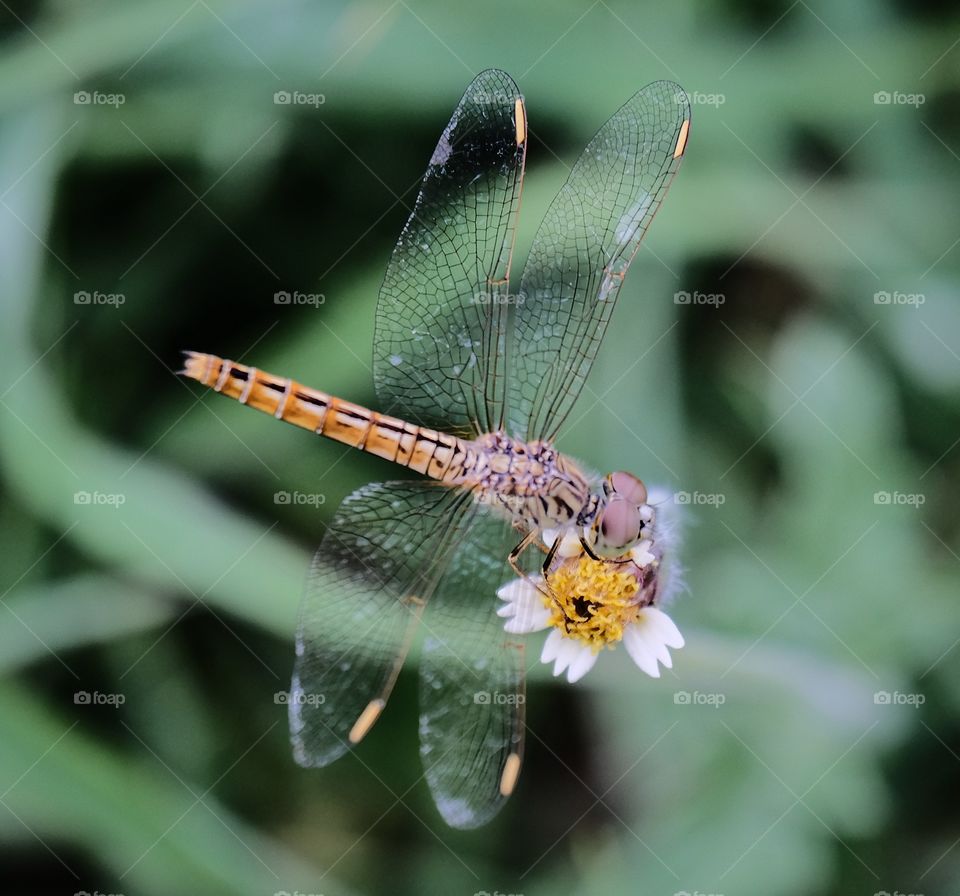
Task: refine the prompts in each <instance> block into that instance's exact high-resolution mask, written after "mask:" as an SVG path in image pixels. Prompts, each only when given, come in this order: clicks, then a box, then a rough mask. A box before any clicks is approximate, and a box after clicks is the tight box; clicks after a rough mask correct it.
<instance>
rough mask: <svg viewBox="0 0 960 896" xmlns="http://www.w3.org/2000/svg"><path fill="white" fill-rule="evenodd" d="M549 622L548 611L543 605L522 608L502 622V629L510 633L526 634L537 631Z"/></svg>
mask: <svg viewBox="0 0 960 896" xmlns="http://www.w3.org/2000/svg"><path fill="white" fill-rule="evenodd" d="M549 624H550V611H549V610H548V609H547V608H546V607H544V606H540V607H532V608H530V609H529V610H527V609H526V608H524V609H523V610H522V611H520V612H518V613H517V614H516V615H515V616H513V617H512V618H511V619H509V620H508V621H507V622H505V623H504V626H503V630H504V631H505V632H510V634H512V635H528V634H530V632H539V631H540V630H541V629H545V628H546V627H547V626H548V625H549Z"/></svg>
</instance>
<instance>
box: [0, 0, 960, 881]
mask: <svg viewBox="0 0 960 896" xmlns="http://www.w3.org/2000/svg"><path fill="white" fill-rule="evenodd" d="M0 16H3V18H2V20H0V21H2V25H0V35H2V37H0V39H2V55H0V119H2V129H0V234H2V239H0V277H2V280H0V303H2V304H0V308H2V329H0V469H2V479H0V495H2V503H0V538H2V541H3V544H4V550H3V551H2V552H0V594H2V603H3V607H2V609H0V615H2V617H3V621H2V625H0V670H2V671H3V673H4V682H3V684H2V685H0V856H2V860H0V868H2V871H0V879H2V880H3V882H4V884H5V891H9V892H35V893H47V892H51V893H52V892H57V893H64V892H79V891H83V890H86V891H89V892H94V891H95V890H99V891H101V892H118V893H119V892H122V893H145V894H164V896H168V894H170V893H224V894H227V893H229V894H239V893H250V894H263V893H278V892H281V891H289V892H294V891H295V890H299V891H301V892H303V893H320V892H323V893H337V894H339V893H350V892H389V893H392V894H404V893H411V894H413V893H422V892H424V891H427V892H449V893H455V892H456V893H460V892H462V893H473V892H482V891H487V892H490V893H492V892H494V891H500V892H504V893H506V892H513V893H521V892H522V893H524V894H528V896H529V894H539V893H556V892H597V893H637V892H642V893H650V894H655V893H656V894H659V893H665V894H670V893H681V892H688V893H694V892H700V893H718V894H734V893H765V894H770V896H780V894H783V896H794V894H796V896H799V894H810V893H824V894H844V896H846V894H859V893H862V894H870V893H879V892H882V891H888V892H890V893H893V892H895V891H898V890H899V891H901V892H904V893H907V892H912V893H923V894H934V893H936V894H940V893H954V892H958V885H957V881H958V879H960V845H958V840H957V834H958V827H960V815H958V813H957V810H956V805H955V803H956V800H955V795H956V793H957V787H958V783H960V724H958V722H957V707H958V703H960V688H958V685H957V682H958V681H960V647H958V637H957V635H958V625H957V621H958V613H957V596H958V585H960V531H958V526H957V515H956V510H955V505H956V496H957V494H958V485H960V482H958V480H960V447H958V436H960V401H958V395H960V390H958V387H960V306H958V296H957V287H958V272H960V248H958V242H957V239H958V234H960V207H958V205H957V202H956V197H957V190H958V187H960V177H958V174H960V128H958V126H957V121H958V120H960V117H958V112H960V68H958V66H957V58H958V54H960V48H958V45H957V37H958V35H960V18H958V17H957V14H956V11H955V10H952V9H950V8H949V7H948V6H946V5H944V6H943V7H940V6H938V5H937V4H932V3H927V4H921V5H920V6H916V5H911V6H910V7H907V5H906V4H900V5H895V4H889V3H886V4H884V3H863V2H857V0H853V2H850V3H846V4H842V5H839V6H838V5H833V4H827V3H816V4H808V3H800V4H794V5H792V6H791V5H789V4H787V3H785V2H764V3H759V2H748V0H727V2H721V3H713V4H693V3H690V2H686V3H677V4H670V5H662V4H649V5H647V4H644V5H640V6H638V5H636V4H628V3H624V2H620V0H616V2H613V0H609V2H608V0H600V2H598V3H594V4H592V5H591V4H588V3H573V2H561V3H552V4H548V3H546V2H544V0H537V2H528V3H525V4H509V3H505V2H502V0H495V2H490V3H486V4H483V5H481V6H472V7H464V6H458V5H455V4H449V3H438V2H434V0H423V2H399V3H393V4H388V3H386V2H378V3H361V2H355V3H344V2H329V3H323V4H314V3H305V2H297V0H285V2H281V3H277V4H267V3H262V2H261V3H252V2H248V3H239V2H235V3H225V2H217V0H200V2H198V3H193V4H192V5H191V4H189V3H188V2H186V0H183V2H174V0H164V2H156V0H155V2H136V3H117V2H91V3H84V4H76V5H73V4H66V3H58V2H52V0H48V2H40V0H35V2H32V3H28V4H20V5H18V6H17V7H12V6H7V5H6V4H4V10H3V12H0ZM489 66H498V67H501V68H504V69H506V70H507V71H509V72H511V73H512V74H513V75H514V77H515V78H517V80H518V81H519V83H520V85H521V87H522V89H523V90H524V92H525V94H526V97H527V104H528V110H529V116H530V123H531V129H532V133H533V136H534V140H533V142H532V144H531V149H530V152H529V156H528V178H527V182H526V188H525V189H526V193H525V197H524V209H523V210H524V219H523V222H522V226H521V233H520V243H521V247H522V246H523V245H526V244H527V243H528V242H529V238H530V236H531V235H532V232H533V229H534V227H535V226H536V223H537V222H538V220H539V217H540V215H541V214H542V212H543V210H544V209H545V207H546V204H547V202H548V201H549V199H550V197H551V196H552V194H553V193H554V192H555V191H556V189H557V188H558V187H559V185H560V183H562V181H563V178H564V176H565V169H566V166H568V165H569V164H570V163H571V162H572V161H573V159H574V158H575V157H576V154H577V153H578V152H579V149H580V148H581V147H582V146H583V144H584V143H585V142H586V141H587V139H588V138H589V136H590V135H591V133H592V132H593V130H594V129H595V128H596V127H598V126H599V125H600V124H601V123H602V121H603V120H604V119H605V118H606V117H607V116H608V115H609V114H610V113H612V112H613V111H614V109H616V108H617V106H618V105H619V104H620V103H621V102H622V101H623V100H625V99H626V98H627V97H628V96H629V95H630V94H631V93H632V92H633V91H634V90H636V89H637V88H638V87H639V86H640V85H642V84H643V83H646V82H647V81H650V80H654V79H657V78H662V77H672V78H675V79H676V80H678V81H679V82H681V83H682V84H683V85H684V86H685V87H686V89H687V90H688V91H689V92H690V93H691V94H692V95H693V97H694V102H695V106H694V123H693V129H692V136H691V142H690V148H689V150H688V154H687V159H686V162H685V164H684V167H683V169H682V171H681V173H680V175H679V177H678V180H677V182H676V184H675V185H674V187H673V190H672V192H671V194H670V196H669V199H668V201H667V202H666V204H665V207H664V209H663V211H662V213H661V214H660V216H659V217H658V219H657V222H656V224H655V225H654V227H653V228H652V231H651V234H650V237H649V240H648V248H649V250H650V251H648V252H646V251H645V252H642V253H641V256H640V258H639V259H638V261H637V262H636V265H635V267H634V269H633V272H632V274H631V276H630V278H629V280H628V281H627V285H626V287H625V289H624V291H623V295H622V298H621V303H620V307H619V308H618V310H617V317H616V322H615V325H614V327H612V328H611V331H610V334H609V338H608V339H607V342H606V344H605V346H604V350H603V353H602V355H601V359H600V362H599V363H598V365H597V368H596V370H595V371H594V374H593V377H592V379H591V382H590V384H589V387H588V390H587V392H586V394H585V395H584V397H583V399H582V401H581V404H580V405H579V406H578V408H577V410H576V411H575V412H574V415H573V417H572V418H571V421H570V425H569V426H568V428H567V431H566V432H564V433H563V436H562V439H561V445H562V447H563V448H564V449H565V450H568V451H570V452H571V453H573V454H575V455H578V456H581V457H583V458H584V459H585V460H586V461H587V462H588V463H589V464H590V465H591V466H593V467H596V468H598V469H616V468H621V467H626V468H628V469H634V470H636V471H638V472H639V473H640V474H641V475H643V476H644V478H645V479H648V480H651V481H654V482H656V481H660V482H662V483H664V484H665V485H668V486H669V487H671V488H673V489H675V490H682V491H684V492H686V493H689V494H690V495H692V496H693V497H692V498H691V503H690V506H688V507H687V511H688V512H687V537H686V544H685V546H684V552H683V561H684V565H685V567H686V584H687V593H686V594H684V595H683V596H682V597H681V598H680V600H678V602H677V603H676V605H675V606H674V608H673V610H672V611H671V612H672V614H673V615H674V617H675V618H676V619H677V620H678V623H679V624H680V626H681V628H682V629H683V630H684V632H685V633H686V634H687V641H688V646H687V647H686V648H685V649H684V650H683V651H681V652H680V653H678V654H677V657H676V663H675V670H674V673H673V674H672V675H668V676H667V677H666V678H665V679H663V680H660V681H649V680H640V676H638V674H637V673H636V672H635V670H632V669H631V668H630V667H629V663H628V662H627V661H626V660H625V659H624V657H622V656H619V655H618V656H611V657H610V658H608V659H607V660H606V661H605V662H603V663H601V664H600V665H599V666H598V668H597V670H596V671H595V672H594V673H592V674H591V675H590V676H589V677H588V678H587V679H586V680H585V682H583V683H582V684H581V685H578V686H577V688H576V689H570V688H568V687H567V686H565V685H562V684H558V683H555V682H553V681H552V680H550V679H549V676H548V675H547V674H545V671H546V670H544V669H540V668H538V669H536V670H534V672H533V673H532V677H533V678H534V682H533V684H532V687H531V693H530V700H529V718H528V722H529V735H528V749H527V758H526V766H525V770H524V774H523V777H522V778H521V783H520V786H519V789H518V792H517V794H516V796H515V797H514V798H513V800H512V801H511V803H510V805H509V806H508V808H507V809H506V810H505V811H504V813H503V814H502V815H501V816H500V817H499V818H498V819H497V820H496V821H495V822H494V823H493V824H492V825H490V826H489V827H488V828H485V829H483V830H480V831H477V832H473V833H469V834H465V833H458V832H452V831H450V830H448V829H446V828H445V827H444V826H443V824H442V823H441V822H440V820H439V818H438V816H437V815H436V813H435V811H434V809H433V807H432V805H431V803H430V800H429V796H428V794H427V793H426V788H425V786H424V784H423V782H422V780H420V768H419V762H418V758H417V755H416V724H415V715H416V706H415V704H416V699H415V695H416V689H415V674H414V673H413V672H412V671H411V670H410V669H408V670H407V671H406V672H405V673H404V675H403V676H402V677H401V681H400V683H399V686H398V690H397V692H396V693H395V695H394V698H393V700H392V701H391V705H390V708H389V710H388V712H387V713H386V714H385V716H384V718H383V719H382V720H381V722H380V723H379V724H378V726H377V729H376V730H375V732H374V733H373V734H372V735H371V737H370V738H369V739H368V741H367V742H365V743H364V744H363V745H362V748H361V749H360V750H359V751H358V755H357V756H355V757H350V758H347V759H345V760H343V761H342V762H341V763H339V764H337V765H335V766H333V767H331V768H330V769H328V770H325V771H323V772H305V771H303V770H301V769H299V768H297V767H296V766H294V764H293V762H292V759H291V758H290V755H289V751H288V745H287V738H286V713H285V710H284V707H283V706H280V705H277V703H276V702H275V698H274V695H275V694H276V693H277V692H279V691H282V690H284V689H285V688H286V687H287V685H288V675H289V669H290V666H291V660H292V633H293V628H294V623H295V618H296V607H297V603H298V600H299V596H300V589H301V583H302V581H303V577H304V574H305V569H306V564H307V560H308V556H309V552H310V550H311V549H312V548H313V547H314V546H315V544H316V542H317V541H318V540H319V538H320V535H321V532H322V529H323V525H324V522H325V521H326V520H327V519H328V518H329V515H330V514H331V513H332V512H333V510H334V508H335V507H336V505H337V503H338V502H339V500H340V499H341V498H342V497H343V496H344V495H346V494H347V493H349V492H350V491H351V490H352V489H353V488H355V487H356V486H358V485H360V484H361V483H364V482H367V481H370V480H373V479H380V478H385V477H388V476H390V475H393V474H392V471H391V470H390V469H389V467H388V465H387V464H385V463H382V462H380V461H377V460H376V459H371V458H367V457H360V456H356V455H354V454H350V453H348V452H344V451H343V450H342V449H341V447H340V446H336V445H333V446H332V445H328V444H321V443H319V442H315V441H311V440H310V438H309V436H307V435H305V434H304V433H302V432H300V431H296V430H293V429H292V428H287V427H282V426H280V425H279V424H276V423H272V422H271V421H270V420H269V419H267V418H264V417H263V416H262V415H257V414H253V413H250V412H249V411H247V410H245V409H243V408H240V407H239V406H236V405H231V404H229V403H227V402H221V401H218V400H217V399H216V397H215V396H211V395H209V394H203V393H201V392H200V391H197V390H194V389H192V388H190V387H188V386H187V385H186V384H185V383H184V382H182V381H180V380H178V379H177V378H176V377H175V376H174V375H173V371H175V369H176V368H177V366H178V363H179V355H178V353H179V350H180V349H183V348H194V349H198V350H205V351H212V352H217V353H220V354H224V355H227V356H230V357H233V358H237V359H240V360H248V361H250V362H251V363H256V364H257V366H258V367H262V368H266V369H270V370H273V371H275V372H277V373H279V374H283V375H291V376H295V377H297V378H298V379H300V380H302V381H305V382H309V383H311V384H313V385H316V386H318V387H320V388H323V389H326V390H329V391H332V392H335V393H338V394H341V395H344V396H345V397H348V398H350V399H352V400H354V401H360V402H365V403H373V402H374V401H375V399H374V396H373V392H372V378H371V373H370V367H369V343H370V338H371V335H372V329H373V311H374V307H375V301H376V293H377V287H378V283H379V278H380V277H381V275H382V271H383V269H384V267H385V265H386V261H387V258H388V255H389V251H390V248H391V244H392V242H393V240H394V239H395V237H396V235H397V233H399V230H400V227H401V226H402V223H403V220H404V219H405V217H406V214H407V209H408V207H409V205H410V203H411V201H412V199H413V197H414V195H415V188H416V184H417V182H418V180H419V177H420V175H421V173H422V171H423V168H424V166H425V163H426V160H427V159H428V158H429V156H430V152H431V150H432V146H433V143H434V141H435V140H436V137H437V135H438V133H439V131H440V129H441V127H442V125H443V123H444V122H445V121H446V118H447V116H448V114H449V111H450V110H451V109H452V108H453V105H454V103H455V102H456V100H457V98H458V97H459V95H460V92H461V90H462V88H463V86H464V85H465V84H466V83H467V81H468V80H469V79H470V78H471V77H472V75H473V74H474V73H476V72H477V71H478V70H480V69H482V68H485V67H489ZM277 90H299V91H303V92H305V93H322V94H323V95H324V102H323V104H322V105H320V106H318V107H312V106H291V105H286V106H284V105H276V104H275V103H274V102H273V94H274V92H275V91H277ZM77 91H87V92H88V93H91V94H92V93H94V92H97V93H99V94H100V95H109V94H120V95H122V97H123V103H122V105H108V104H100V103H97V102H91V103H88V104H82V103H77V102H75V99H74V95H75V93H76V92H77ZM878 91H879V92H886V93H887V94H888V96H890V97H891V102H889V103H885V102H883V97H882V96H881V97H880V98H879V101H878V99H877V98H875V96H874V95H875V93H877V92H878ZM912 95H920V96H921V97H922V103H921V104H918V103H919V101H913V102H911V101H909V97H911V96H912ZM904 97H906V98H908V99H907V101H902V100H903V98H904ZM521 255H522V248H521ZM281 289H282V290H289V291H292V290H299V291H302V292H318V291H319V292H322V293H323V295H324V297H325V301H324V303H323V304H322V305H321V306H320V307H318V308H314V307H311V306H277V305H276V304H274V302H273V295H274V293H275V292H276V291H277V290H281ZM78 291H87V292H90V293H94V292H100V293H103V294H107V295H109V294H120V295H122V296H123V303H122V304H121V305H119V306H116V305H110V304H88V305H84V304H77V303H76V302H75V300H74V296H75V294H76V293H77V292H78ZM678 291H686V292H689V293H691V294H696V293H701V294H719V295H721V296H722V297H723V301H722V304H719V305H709V304H686V305H684V304H677V303H675V302H674V299H673V297H674V295H675V293H677V292H678ZM885 295H890V296H893V299H892V300H891V302H889V303H884V301H883V298H884V296H885ZM877 296H879V298H876V297H877ZM904 296H915V297H919V298H916V299H914V300H905V299H904V298H903V297H904ZM281 490H289V491H294V490H299V491H301V492H309V493H323V494H324V495H325V497H326V501H325V503H324V504H323V505H322V506H320V507H313V506H309V505H307V506H292V505H277V504H276V503H275V500H274V494H275V493H276V492H278V491H281ZM80 493H90V494H101V495H117V496H120V498H119V499H116V500H115V501H114V503H112V504H98V503H90V504H83V503H78V498H77V497H76V496H77V495H78V494H80ZM884 495H888V496H890V498H889V501H886V499H885V498H884ZM80 500H82V499H80ZM120 500H122V503H120ZM921 502H922V503H921ZM79 692H89V693H91V694H94V693H99V694H107V695H120V697H121V698H122V700H123V702H122V704H121V705H116V704H117V702H118V700H116V699H114V701H113V702H112V703H107V704H99V705H94V703H93V702H91V704H86V705H85V704H82V703H80V704H78V703H76V702H75V694H77V693H79ZM685 694H689V695H692V696H691V697H690V701H689V702H684V700H685V697H684V695H685ZM878 694H879V695H881V696H880V697H878V696H877V695H878ZM883 694H891V695H893V696H892V697H891V698H890V702H889V703H885V702H883V701H884V697H883V696H882V695H883ZM697 695H700V696H699V697H698V696H697ZM717 695H719V696H717ZM707 697H709V698H710V699H709V700H707V702H698V701H701V700H704V699H706V698H707ZM721 698H722V702H721ZM921 701H922V702H921ZM718 703H720V705H719V706H718V705H717V704H718ZM917 704H920V705H917Z"/></svg>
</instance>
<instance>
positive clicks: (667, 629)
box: [497, 531, 684, 683]
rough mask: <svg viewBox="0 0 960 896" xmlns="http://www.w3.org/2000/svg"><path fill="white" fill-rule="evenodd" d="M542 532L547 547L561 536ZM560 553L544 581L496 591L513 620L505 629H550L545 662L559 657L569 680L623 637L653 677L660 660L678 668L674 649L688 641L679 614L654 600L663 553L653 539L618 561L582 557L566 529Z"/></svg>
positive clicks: (558, 670)
mask: <svg viewBox="0 0 960 896" xmlns="http://www.w3.org/2000/svg"><path fill="white" fill-rule="evenodd" d="M543 535H544V538H543V541H544V543H545V544H546V545H547V546H548V547H551V546H552V545H553V544H554V542H555V541H556V539H557V538H558V537H560V533H559V532H556V531H548V532H544V533H543ZM574 544H575V545H576V550H574ZM557 554H558V555H559V556H560V557H561V558H562V559H561V560H560V561H559V565H557V566H556V567H555V568H553V569H552V570H551V571H550V572H549V574H548V575H547V577H546V579H544V577H543V576H531V577H530V578H521V579H516V580H514V581H511V582H509V583H508V584H506V585H504V586H503V587H502V588H500V589H499V591H498V592H497V596H498V597H499V598H500V599H501V600H502V601H504V605H503V606H502V607H500V608H499V609H498V610H497V615H499V616H501V617H503V618H505V619H506V620H507V621H506V623H505V624H504V629H505V630H506V631H508V632H510V633H511V634H526V633H529V632H536V631H541V630H543V629H546V628H551V627H552V629H553V630H552V631H551V632H550V634H549V635H547V639H546V641H545V643H544V645H543V652H542V653H541V654H540V660H541V662H544V663H553V674H554V675H560V674H562V673H564V672H565V673H566V675H567V681H569V682H571V683H573V682H575V681H579V680H580V679H581V678H583V676H584V675H586V674H587V672H589V671H590V670H591V669H592V668H593V665H594V663H596V661H597V657H598V655H599V653H600V650H602V649H603V648H604V647H613V646H614V645H615V644H616V643H617V642H618V641H623V645H624V647H625V648H626V650H627V653H628V654H629V655H630V658H631V659H632V660H633V661H634V662H635V663H636V664H637V666H638V667H639V668H640V669H641V670H642V671H644V672H646V673H647V675H650V676H651V677H653V678H659V677H660V666H661V665H663V666H665V667H666V668H668V669H669V668H671V667H672V665H673V662H672V659H671V657H670V651H669V648H674V649H677V648H680V647H683V644H684V641H683V636H682V635H681V634H680V631H679V629H678V628H677V626H676V625H675V624H674V622H673V620H672V619H671V618H670V617H669V616H668V615H667V614H666V613H664V612H663V610H661V609H659V608H658V607H656V606H653V601H654V600H655V598H656V596H657V593H658V590H659V588H658V581H657V577H658V572H659V566H660V551H659V549H655V547H654V543H653V541H652V540H651V539H648V538H646V539H643V540H642V541H640V542H639V543H638V544H637V545H635V546H634V547H633V548H632V549H631V551H630V552H629V553H628V554H626V555H624V557H622V558H619V560H618V561H614V560H602V559H594V558H592V557H589V556H586V555H584V553H583V549H582V546H581V545H580V541H579V536H578V535H577V534H573V535H572V536H571V535H567V534H565V535H563V541H562V542H561V544H560V547H559V548H558V549H557Z"/></svg>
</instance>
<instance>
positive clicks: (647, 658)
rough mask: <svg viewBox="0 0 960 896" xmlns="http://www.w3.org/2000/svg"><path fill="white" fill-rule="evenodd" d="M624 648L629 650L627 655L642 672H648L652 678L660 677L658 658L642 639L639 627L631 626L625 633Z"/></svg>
mask: <svg viewBox="0 0 960 896" xmlns="http://www.w3.org/2000/svg"><path fill="white" fill-rule="evenodd" d="M623 646H624V647H626V648H627V653H629V654H630V659H632V660H633V661H634V662H635V663H636V664H637V665H638V666H639V667H640V670H641V671H642V672H646V673H647V675H649V676H650V677H651V678H659V677H660V668H659V667H658V666H657V658H656V656H655V655H654V654H653V653H652V652H651V651H650V648H649V647H648V646H647V642H646V640H645V639H644V638H643V637H641V635H640V632H639V631H638V629H637V626H635V625H631V626H628V627H627V630H626V631H625V632H624V633H623Z"/></svg>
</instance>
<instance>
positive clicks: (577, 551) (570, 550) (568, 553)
mask: <svg viewBox="0 0 960 896" xmlns="http://www.w3.org/2000/svg"><path fill="white" fill-rule="evenodd" d="M557 553H558V554H559V555H560V556H561V557H579V556H580V555H581V554H582V553H583V545H582V544H580V536H579V535H578V534H577V532H576V531H571V532H567V534H566V535H564V536H563V540H562V541H561V542H560V547H559V548H557Z"/></svg>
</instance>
